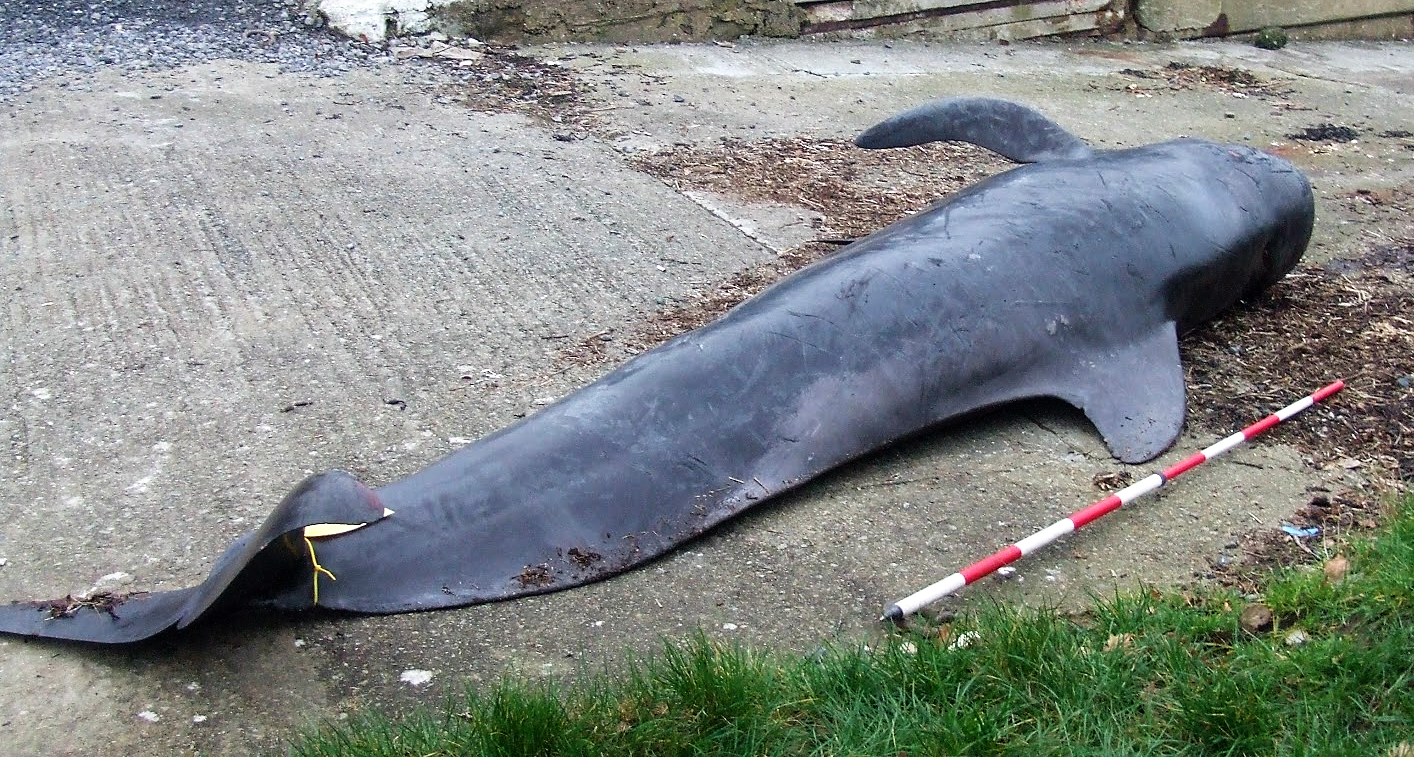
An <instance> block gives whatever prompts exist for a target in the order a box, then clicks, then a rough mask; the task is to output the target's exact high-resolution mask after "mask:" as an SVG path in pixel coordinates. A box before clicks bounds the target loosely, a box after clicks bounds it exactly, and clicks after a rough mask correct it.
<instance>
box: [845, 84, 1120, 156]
mask: <svg viewBox="0 0 1414 757" xmlns="http://www.w3.org/2000/svg"><path fill="white" fill-rule="evenodd" d="M929 142H968V143H970V144H974V145H977V146H979V147H985V148H987V149H988V150H991V151H992V152H995V153H997V154H998V155H1001V156H1002V157H1004V158H1007V159H1008V160H1013V161H1015V162H1017V163H1041V162H1044V161H1049V160H1066V159H1082V158H1088V157H1090V156H1091V155H1092V154H1093V151H1092V150H1091V149H1090V146H1089V145H1087V144H1085V142H1084V141H1082V140H1081V139H1080V138H1079V137H1077V136H1075V135H1074V134H1071V133H1070V132H1068V131H1066V130H1065V129H1063V128H1061V126H1060V125H1059V124H1057V123H1056V122H1055V121H1052V120H1051V119H1049V118H1046V117H1045V116H1044V115H1042V114H1041V113H1039V112H1037V111H1035V110H1032V109H1031V108H1028V107H1026V106H1025V105H1021V104H1018V103H1014V102H1011V101H1009V100H999V99H997V98H993V97H949V98H945V99H942V100H933V101H932V102H927V103H924V104H923V105H920V106H918V107H916V108H912V109H910V110H906V111H904V112H902V113H900V114H898V115H896V116H893V117H892V118H889V119H887V120H885V121H882V122H880V123H878V124H875V125H874V126H872V127H870V128H869V129H868V130H867V131H865V132H864V133H863V134H860V135H859V136H858V137H856V138H855V140H854V144H855V145H856V146H858V147H862V148H864V149H866V150H879V149H884V148H888V147H912V146H914V145H922V144H927V143H929Z"/></svg>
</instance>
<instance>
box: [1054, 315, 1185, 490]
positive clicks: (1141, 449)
mask: <svg viewBox="0 0 1414 757" xmlns="http://www.w3.org/2000/svg"><path fill="white" fill-rule="evenodd" d="M1054 394H1055V396H1058V397H1060V398H1061V399H1063V400H1065V401H1067V402H1069V403H1070V404H1072V405H1075V406H1076V407H1078V408H1080V409H1081V410H1082V411H1084V413H1085V417H1087V418H1089V419H1090V422H1091V423H1093V424H1095V428H1096V429H1098V430H1099V432H1100V434H1101V435H1102V436H1104V438H1105V444H1106V446H1108V447H1109V448H1110V452H1112V453H1113V454H1114V456H1115V457H1117V458H1119V459H1120V460H1123V461H1124V462H1126V463H1131V464H1133V463H1142V462H1145V461H1147V460H1152V459H1153V458H1155V457H1158V456H1159V454H1160V453H1162V452H1163V451H1164V450H1166V449H1168V448H1169V447H1170V446H1172V445H1173V443H1174V441H1176V440H1177V439H1178V435H1179V434H1180V433H1181V432H1182V431H1183V419H1184V416H1185V414H1186V402H1187V400H1186V397H1185V389H1184V383H1183V365H1182V363H1180V362H1179V359H1178V328H1177V326H1176V325H1175V324H1174V323H1172V322H1169V323H1165V324H1162V325H1161V326H1159V327H1158V328H1157V329H1154V330H1153V331H1151V332H1150V333H1148V334H1146V335H1145V336H1144V337H1142V338H1139V339H1134V340H1132V341H1129V342H1127V343H1124V344H1122V345H1119V346H1117V347H1115V348H1114V349H1113V350H1112V351H1111V352H1110V354H1109V355H1108V356H1106V357H1103V358H1101V362H1092V361H1087V362H1086V363H1083V364H1081V365H1078V366H1077V367H1076V369H1075V371H1074V373H1073V374H1072V379H1071V381H1070V382H1069V386H1067V387H1065V388H1063V389H1061V390H1059V391H1056V392H1055V393H1054Z"/></svg>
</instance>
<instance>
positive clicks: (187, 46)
mask: <svg viewBox="0 0 1414 757" xmlns="http://www.w3.org/2000/svg"><path fill="white" fill-rule="evenodd" d="M0 29H4V33H3V36H0V103H12V102H16V101H17V100H18V99H19V98H21V97H22V96H23V94H24V93H25V92H28V91H30V90H32V89H34V88H35V87H37V86H40V85H41V84H43V83H45V82H46V81H48V80H53V79H58V80H59V85H60V86H64V87H70V86H72V87H79V88H82V87H84V86H85V84H86V82H87V75H88V74H92V73H94V72H95V71H97V70H99V69H102V68H114V67H116V68H118V69H120V70H122V71H124V72H130V73H140V72H150V71H156V70H163V69H170V68H175V67H178V66H183V65H188V64H193V63H203V62H208V61H212V60H232V59H233V60H241V61H249V62H256V63H273V64H276V65H278V66H279V67H280V70H281V71H286V72H302V73H310V74H315V75H323V76H337V75H339V74H342V73H345V72H347V71H349V70H350V69H352V68H354V67H359V66H369V65H382V64H384V63H387V62H391V60H392V58H391V56H390V55H389V54H388V53H387V52H386V51H385V50H384V49H383V47H382V46H381V45H380V46H374V45H368V44H364V43H361V42H355V41H353V40H349V39H345V38H343V37H340V36H338V35H335V34H333V33H332V32H329V31H327V30H326V29H324V28H323V21H322V20H321V19H319V18H317V17H314V16H309V15H306V14H305V13H303V12H302V11H301V10H300V9H299V8H298V6H297V4H296V3H295V2H293V0H102V1H99V0H87V1H83V0H12V1H8V2H3V3H0ZM418 68H426V69H428V70H430V67H418Z"/></svg>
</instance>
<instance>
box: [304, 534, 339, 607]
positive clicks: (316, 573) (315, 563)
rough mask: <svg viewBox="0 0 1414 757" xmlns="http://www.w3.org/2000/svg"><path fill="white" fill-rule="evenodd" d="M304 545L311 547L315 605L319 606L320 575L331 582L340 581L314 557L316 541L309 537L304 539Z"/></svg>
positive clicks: (310, 555) (310, 556)
mask: <svg viewBox="0 0 1414 757" xmlns="http://www.w3.org/2000/svg"><path fill="white" fill-rule="evenodd" d="M304 543H305V544H306V545H308V546H309V562H310V564H312V565H313V566H314V604H316V605H317V604H319V574H320V573H323V574H324V575H326V576H328V577H329V580H330V581H337V580H339V579H338V578H337V577H335V576H334V574H333V573H330V572H329V569H328V568H325V567H324V566H323V565H320V564H319V558H318V557H316V556H315V555H314V541H313V540H311V539H310V538H309V537H308V536H306V537H304Z"/></svg>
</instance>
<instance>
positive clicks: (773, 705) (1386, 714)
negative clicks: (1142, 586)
mask: <svg viewBox="0 0 1414 757" xmlns="http://www.w3.org/2000/svg"><path fill="white" fill-rule="evenodd" d="M1343 551H1344V554H1343V555H1340V556H1339V557H1333V558H1332V559H1331V560H1330V561H1328V562H1327V563H1326V565H1325V566H1324V568H1325V569H1324V570H1323V569H1322V567H1323V566H1319V565H1317V566H1307V567H1305V568H1295V569H1290V570H1286V571H1283V572H1281V573H1279V574H1277V575H1275V576H1273V577H1272V579H1271V580H1270V582H1269V583H1268V584H1267V586H1266V587H1265V589H1264V592H1263V594H1262V595H1261V596H1260V597H1259V598H1255V599H1254V598H1252V597H1246V598H1244V597H1242V596H1239V595H1237V594H1234V593H1232V592H1230V591H1224V590H1221V589H1216V588H1213V589H1204V590H1199V591H1198V592H1197V593H1192V592H1169V593H1164V592H1157V591H1153V592H1145V593H1138V594H1133V595H1126V596H1119V597H1116V598H1114V599H1111V600H1106V601H1101V602H1098V603H1097V605H1096V607H1095V608H1094V609H1093V610H1091V611H1090V612H1087V613H1085V614H1083V615H1079V616H1071V617H1066V616H1061V615H1057V614H1055V613H1053V612H1046V611H1034V610H1017V609H1012V608H1006V607H992V608H990V609H987V610H984V611H982V612H980V613H977V614H976V615H973V616H969V617H967V618H965V619H963V620H960V621H955V622H953V623H951V624H949V625H945V626H941V627H930V628H926V629H916V630H913V631H910V632H903V633H899V634H896V635H892V636H890V637H889V638H888V639H887V640H886V641H885V642H884V643H883V644H881V645H880V646H879V647H878V648H875V649H865V648H859V649H845V648H840V649H833V650H829V651H827V652H824V653H822V654H816V655H811V656H799V655H793V654H785V653H775V652H763V651H760V650H756V649H750V648H744V647H738V646H723V645H719V644H714V643H711V642H709V641H707V640H706V639H704V638H699V639H697V640H695V641H692V642H690V643H686V644H669V645H667V646H666V647H665V649H664V650H663V652H662V653H661V654H660V655H659V656H657V657H655V658H653V659H650V660H646V661H641V662H638V663H636V664H634V665H632V666H631V667H630V670H629V671H627V672H621V673H618V674H616V675H614V676H609V675H598V676H589V677H587V678H586V679H585V680H583V681H581V682H579V683H578V684H576V685H574V686H573V687H572V688H569V689H566V690H555V689H551V688H535V687H528V686H526V685H521V684H515V683H503V684H502V685H500V686H499V687H498V688H496V689H494V690H492V691H490V692H488V693H483V694H470V695H468V697H467V699H466V700H465V701H463V702H459V703H457V704H456V705H455V706H453V707H449V708H448V709H447V710H446V711H445V712H443V713H439V714H430V713H424V714H421V715H416V716H413V717H409V718H405V719H402V720H398V721H391V720H387V719H383V718H381V717H379V716H376V715H367V716H364V717H362V718H360V719H358V720H357V721H356V722H355V723H353V724H352V725H348V726H342V727H338V728H330V729H326V730H323V731H321V732H319V733H316V734H312V735H310V736H308V737H306V738H305V739H303V740H302V741H300V742H299V743H298V744H297V745H295V746H294V747H293V748H292V749H291V751H290V754H291V755H299V756H300V757H325V756H329V755H357V756H359V757H385V756H386V757H392V756H393V755H397V756H398V757H404V756H406V755H419V756H426V757H432V756H434V755H504V756H506V757H510V756H512V755H526V756H530V755H654V756H660V755H661V756H665V757H670V756H673V755H703V754H729V755H860V756H866V757H867V756H871V755H878V756H879V757H899V756H900V755H909V756H911V757H912V756H922V755H939V756H941V755H962V754H966V755H1012V754H1025V755H1032V754H1055V755H1100V754H1103V755H1149V754H1163V755H1182V754H1193V755H1249V754H1250V755H1268V754H1271V755H1308V754H1309V755H1361V756H1362V757H1365V756H1369V755H1376V756H1377V757H1378V756H1384V757H1414V606H1411V605H1412V604H1414V497H1410V498H1406V499H1404V500H1403V501H1402V503H1401V504H1400V505H1399V506H1397V507H1396V508H1395V511H1394V512H1393V513H1392V514H1391V517H1390V518H1389V520H1388V522H1387V525H1386V526H1384V527H1383V528H1382V529H1381V531H1380V532H1379V533H1377V534H1376V535H1374V536H1373V537H1371V538H1369V539H1366V540H1362V541H1359V542H1355V543H1350V544H1347V545H1345V546H1344V549H1343ZM1258 604H1260V605H1261V608H1257V607H1256V605H1258ZM1244 610H1246V611H1247V612H1244ZM1254 610H1258V611H1256V612H1254ZM1266 611H1270V619H1269V622H1267V620H1268V619H1267V614H1266ZM1244 618H1245V619H1246V622H1244ZM1254 618H1256V619H1257V621H1256V622H1254V620H1253V619H1254ZM1254 627H1255V628H1256V630H1253V628H1254Z"/></svg>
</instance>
